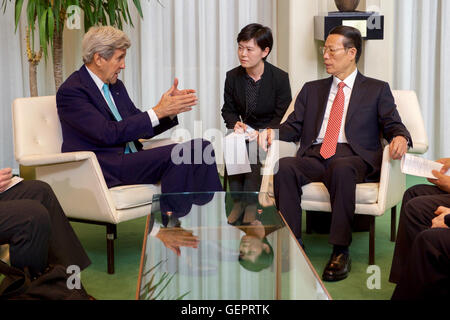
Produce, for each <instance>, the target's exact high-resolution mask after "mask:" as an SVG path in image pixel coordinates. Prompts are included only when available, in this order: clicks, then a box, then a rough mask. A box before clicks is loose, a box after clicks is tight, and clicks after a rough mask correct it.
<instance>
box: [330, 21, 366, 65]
mask: <svg viewBox="0 0 450 320" xmlns="http://www.w3.org/2000/svg"><path fill="white" fill-rule="evenodd" d="M330 34H339V35H341V36H344V38H345V41H344V47H345V48H348V49H350V48H355V49H356V50H357V53H356V63H358V61H359V58H361V54H362V37H361V32H359V30H358V29H356V28H353V27H348V26H338V27H336V28H334V29H333V30H331V31H330Z"/></svg>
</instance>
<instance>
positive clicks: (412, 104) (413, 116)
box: [392, 90, 429, 154]
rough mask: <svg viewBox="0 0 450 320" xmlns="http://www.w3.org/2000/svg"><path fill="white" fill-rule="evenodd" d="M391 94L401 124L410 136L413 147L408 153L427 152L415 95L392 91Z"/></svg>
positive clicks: (425, 136) (411, 92)
mask: <svg viewBox="0 0 450 320" xmlns="http://www.w3.org/2000/svg"><path fill="white" fill-rule="evenodd" d="M392 94H393V95H394V99H395V103H396V104H397V110H398V113H399V114H400V117H401V118H402V122H403V124H404V125H405V126H406V128H407V129H408V131H409V133H410V134H411V138H412V141H413V145H414V147H413V148H412V149H410V150H409V152H410V153H417V154H424V153H425V152H427V151H428V146H429V145H428V136H427V132H426V130H425V124H424V122H423V117H422V112H421V110H420V105H419V100H418V99H417V95H416V93H415V92H414V91H407V90H393V91H392Z"/></svg>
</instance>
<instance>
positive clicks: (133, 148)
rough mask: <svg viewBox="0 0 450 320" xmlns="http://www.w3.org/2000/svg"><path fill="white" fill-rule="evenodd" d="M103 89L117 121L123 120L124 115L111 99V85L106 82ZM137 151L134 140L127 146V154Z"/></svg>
mask: <svg viewBox="0 0 450 320" xmlns="http://www.w3.org/2000/svg"><path fill="white" fill-rule="evenodd" d="M102 90H103V93H104V94H105V99H106V102H107V103H108V107H109V109H110V110H111V112H112V114H113V115H114V118H116V121H118V122H120V121H122V117H121V115H120V113H119V110H117V107H116V105H115V104H114V103H113V101H112V99H111V92H110V91H109V86H108V85H107V84H106V83H105V84H104V85H103V88H102ZM135 152H138V150H137V148H136V145H135V144H134V142H133V141H131V142H128V143H127V145H126V147H125V154H129V153H135Z"/></svg>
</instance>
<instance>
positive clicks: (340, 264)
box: [322, 253, 352, 282]
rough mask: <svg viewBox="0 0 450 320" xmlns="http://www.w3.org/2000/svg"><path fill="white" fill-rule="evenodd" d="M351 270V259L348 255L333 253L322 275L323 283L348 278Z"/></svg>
mask: <svg viewBox="0 0 450 320" xmlns="http://www.w3.org/2000/svg"><path fill="white" fill-rule="evenodd" d="M351 268H352V259H350V255H348V254H345V253H341V254H339V255H337V254H335V253H333V254H332V255H331V258H330V260H329V261H328V263H327V265H326V267H325V270H324V271H323V274H322V280H323V281H329V282H333V281H340V280H344V279H345V278H347V277H348V273H349V272H350V270H351Z"/></svg>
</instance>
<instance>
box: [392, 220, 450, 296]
mask: <svg viewBox="0 0 450 320" xmlns="http://www.w3.org/2000/svg"><path fill="white" fill-rule="evenodd" d="M449 298H450V230H449V229H428V230H425V231H422V232H421V233H419V234H418V235H417V236H416V238H415V240H414V242H413V243H412V245H411V249H410V250H409V257H408V259H407V261H406V264H405V268H404V269H403V273H402V276H401V279H400V282H399V283H398V285H397V287H396V288H395V291H394V294H393V296H392V299H393V300H410V299H427V300H433V301H436V299H446V300H448V299H449Z"/></svg>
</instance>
